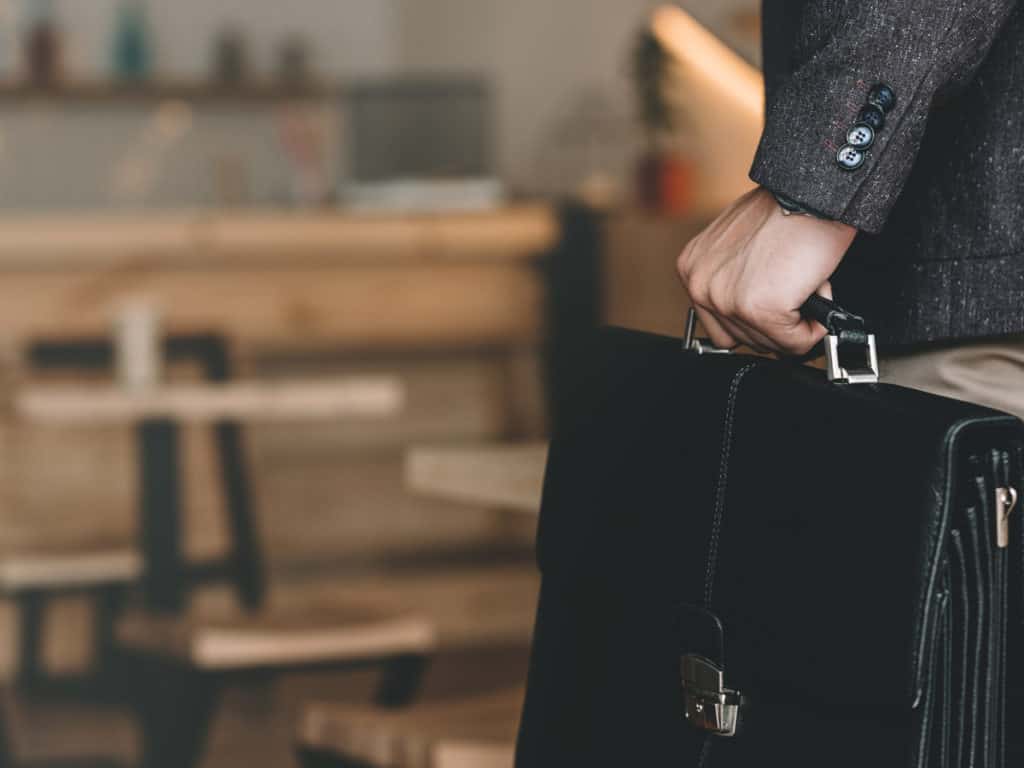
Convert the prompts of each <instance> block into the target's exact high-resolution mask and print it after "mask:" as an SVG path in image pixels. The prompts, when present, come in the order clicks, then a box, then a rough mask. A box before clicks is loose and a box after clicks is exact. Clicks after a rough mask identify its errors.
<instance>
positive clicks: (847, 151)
mask: <svg viewBox="0 0 1024 768" xmlns="http://www.w3.org/2000/svg"><path fill="white" fill-rule="evenodd" d="M864 158H865V155H864V150H862V149H857V147H854V146H852V145H850V144H844V145H843V147H842V149H840V150H839V152H837V153H836V163H837V164H838V165H839V167H840V168H842V169H843V170H844V171H855V170H857V169H858V168H860V167H861V166H862V165H864Z"/></svg>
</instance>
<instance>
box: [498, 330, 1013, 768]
mask: <svg viewBox="0 0 1024 768" xmlns="http://www.w3.org/2000/svg"><path fill="white" fill-rule="evenodd" d="M825 314H827V317H825V316H824V315H822V317H823V319H825V320H826V321H827V322H828V323H829V325H830V330H831V331H832V333H831V334H830V337H829V338H828V339H827V340H826V341H827V344H828V346H829V350H830V358H829V368H830V371H831V378H832V379H835V381H830V380H829V378H830V377H829V376H828V375H826V372H823V371H821V370H818V369H815V368H811V367H806V366H801V365H797V364H794V363H790V362H786V361H776V360H770V359H766V358H757V357H750V356H741V355H724V354H707V352H710V351H712V350H709V349H708V348H707V347H706V345H702V344H701V343H700V342H699V341H693V342H690V343H688V344H687V345H685V347H686V348H684V345H683V344H681V343H680V341H679V340H677V339H672V338H666V337H660V336H652V335H648V334H642V333H637V332H631V331H626V330H621V329H614V328H610V329H606V330H603V331H601V332H600V333H598V334H597V337H596V339H595V341H594V345H593V348H592V350H591V351H590V353H588V355H587V357H588V359H589V360H590V364H589V365H588V366H587V367H586V370H584V371H581V376H580V380H579V382H578V384H577V398H576V400H575V402H574V407H573V411H572V413H569V414H565V415H564V418H563V419H562V421H561V424H560V425H559V426H558V427H557V434H556V435H555V436H554V439H553V442H552V445H551V453H550V459H549V464H548V470H547V478H546V481H545V488H544V501H543V508H542V513H541V521H540V530H539V538H538V558H539V562H540V567H541V571H542V577H543V578H542V588H541V597H540V605H539V609H538V617H537V624H536V631H535V636H534V648H533V654H532V661H531V667H530V674H529V684H528V691H527V699H526V705H525V708H524V712H523V718H522V724H521V729H520V736H519V743H518V749H517V765H518V766H520V767H521V768H534V767H537V766H605V765H609V766H610V765H615V766H655V767H656V766H673V767H678V768H697V767H698V766H702V767H706V768H733V767H735V766H743V767H744V768H748V767H750V766H815V768H818V767H828V766H901V767H906V766H914V767H915V768H917V767H920V768H942V767H947V766H948V767H949V768H960V767H961V766H963V767H966V766H976V767H978V768H1003V766H1024V750H1022V746H1021V745H1022V743H1024V732H1022V731H1024V700H1022V691H1021V688H1022V682H1024V645H1022V640H1024V638H1022V632H1021V621H1022V618H1024V604H1022V601H1024V594H1022V557H1024V533H1022V526H1021V515H1020V514H1019V513H1016V514H1015V513H1014V512H1013V509H1014V505H1015V502H1016V498H1017V489H1018V488H1020V487H1021V481H1022V479H1024V449H1022V445H1024V432H1022V425H1021V423H1020V422H1019V421H1018V420H1017V419H1015V418H1013V417H1011V416H1008V415H1005V414H1002V413H998V412H995V411H992V410H988V409H985V408H981V407H978V406H974V405H970V404H967V403H963V402H959V401H954V400H949V399H945V398H941V397H935V396H932V395H928V394H924V393H921V392H917V391H913V390H909V389H905V388H902V387H897V386H892V385H886V384H884V383H883V384H877V383H871V382H872V380H873V379H875V378H877V376H876V370H872V366H874V365H875V360H874V354H873V339H872V338H871V337H869V336H868V335H867V334H866V332H864V331H863V329H862V328H861V327H860V326H859V325H858V324H857V323H856V322H855V321H856V318H854V317H853V316H849V315H845V314H844V313H842V312H841V311H836V312H831V311H829V312H826V313H825ZM701 353H705V354H701ZM851 355H852V356H854V357H856V356H858V355H859V357H860V358H861V360H862V362H859V363H856V364H849V362H848V360H847V357H849V356H851ZM844 381H845V383H840V382H844ZM1007 386H1020V383H1019V382H1008V383H1007Z"/></svg>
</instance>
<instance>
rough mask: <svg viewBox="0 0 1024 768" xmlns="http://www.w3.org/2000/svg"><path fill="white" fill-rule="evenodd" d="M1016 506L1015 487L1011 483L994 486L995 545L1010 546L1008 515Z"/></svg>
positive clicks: (1001, 547) (1002, 547)
mask: <svg viewBox="0 0 1024 768" xmlns="http://www.w3.org/2000/svg"><path fill="white" fill-rule="evenodd" d="M1016 506H1017V489H1016V488H1014V487H1013V486H1012V485H1008V486H1006V487H1005V488H996V546H998V547H999V548H1000V549H1006V548H1007V547H1008V546H1010V515H1011V514H1013V508H1014V507H1016Z"/></svg>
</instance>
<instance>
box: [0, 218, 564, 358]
mask: <svg viewBox="0 0 1024 768" xmlns="http://www.w3.org/2000/svg"><path fill="white" fill-rule="evenodd" d="M557 237H558V222H557V218H556V217H555V215H554V213H553V212H552V211H551V210H550V209H549V208H546V207H542V206H523V207H513V208H508V209H502V210H498V211H494V212H488V213H465V214H461V213H460V214H432V215H371V214H365V215H363V214H361V215H351V214H342V213H336V212H325V213H278V212H247V213H229V212H225V213H220V212H196V213H137V214H131V215H128V214H118V215H94V214H90V215H84V214H83V215H67V216H45V217H44V216H32V215H25V216H17V217H15V216H8V217H5V218H0V341H20V340H23V339H25V338H29V337H43V336H48V337H53V336H75V335H96V334H106V333H108V332H109V328H110V325H111V322H112V319H113V317H114V315H115V313H116V311H117V308H118V306H119V305H120V304H121V303H123V302H124V301H126V300H129V299H136V298H140V297H141V298H145V299H147V300H151V301H153V302H154V303H155V304H156V305H157V306H158V307H159V308H160V310H161V311H162V313H163V323H164V330H165V332H167V333H188V332H207V331H212V332H218V333H222V334H224V335H225V336H227V337H229V338H231V339H232V340H235V341H242V342H245V341H257V342H269V343H278V342H280V343H289V344H296V343H302V342H309V343H331V344H337V345H340V346H352V347H362V346H371V345H372V346H381V345H384V346H387V345H391V346H414V345H420V344H436V345H449V344H457V345H467V344H474V345H475V344H479V345H487V344H506V343H509V342H515V341H520V340H521V341H530V340H534V339H535V338H536V337H537V335H538V333H539V330H540V329H539V322H540V318H541V315H542V312H541V309H542V302H543V287H542V285H541V279H540V275H539V273H538V271H537V270H536V269H535V262H536V260H537V259H538V257H539V256H541V255H543V254H544V252H546V251H547V250H549V249H550V248H551V247H552V246H553V245H554V244H555V242H556V240H557Z"/></svg>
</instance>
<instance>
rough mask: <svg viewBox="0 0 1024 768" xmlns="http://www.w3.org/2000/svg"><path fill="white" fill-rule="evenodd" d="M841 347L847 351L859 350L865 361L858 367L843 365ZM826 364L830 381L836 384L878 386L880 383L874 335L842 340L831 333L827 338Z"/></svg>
mask: <svg viewBox="0 0 1024 768" xmlns="http://www.w3.org/2000/svg"><path fill="white" fill-rule="evenodd" d="M840 346H842V348H843V349H844V350H845V349H849V348H851V347H855V348H859V349H858V351H859V352H861V353H862V354H863V356H864V357H863V359H862V360H858V361H857V362H858V364H857V365H856V366H846V365H843V361H842V359H841V357H840V354H839V352H840ZM825 362H826V366H827V367H826V369H825V370H826V373H827V375H828V380H829V381H832V382H835V383H836V384H877V383H878V352H877V350H876V349H875V335H874V334H873V333H863V334H857V338H856V340H848V339H846V338H841V337H840V336H839V335H838V334H834V333H830V334H828V335H827V336H826V337H825Z"/></svg>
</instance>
